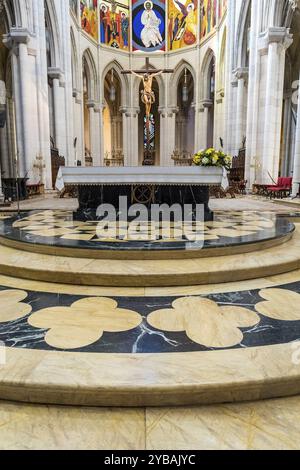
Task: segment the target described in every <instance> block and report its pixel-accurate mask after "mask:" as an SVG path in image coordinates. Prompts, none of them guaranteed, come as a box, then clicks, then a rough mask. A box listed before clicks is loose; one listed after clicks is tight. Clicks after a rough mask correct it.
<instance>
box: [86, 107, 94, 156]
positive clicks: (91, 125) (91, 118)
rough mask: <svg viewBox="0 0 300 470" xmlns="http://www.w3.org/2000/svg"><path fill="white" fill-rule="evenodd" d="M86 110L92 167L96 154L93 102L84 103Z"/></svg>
mask: <svg viewBox="0 0 300 470" xmlns="http://www.w3.org/2000/svg"><path fill="white" fill-rule="evenodd" d="M86 105H87V107H88V110H89V119H90V145H91V148H90V151H91V157H92V159H93V165H94V160H95V153H96V151H95V150H96V148H95V147H96V145H95V119H94V117H95V112H94V109H95V102H94V101H92V100H90V101H88V102H87V103H86Z"/></svg>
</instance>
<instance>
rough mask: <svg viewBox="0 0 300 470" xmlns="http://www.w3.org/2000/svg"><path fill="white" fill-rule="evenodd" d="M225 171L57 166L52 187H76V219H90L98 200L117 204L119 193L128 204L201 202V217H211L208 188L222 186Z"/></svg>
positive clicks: (220, 169)
mask: <svg viewBox="0 0 300 470" xmlns="http://www.w3.org/2000/svg"><path fill="white" fill-rule="evenodd" d="M227 184H228V180H227V174H226V172H225V173H224V171H223V169H222V168H218V167H198V166H192V167H153V166H150V167H61V168H60V169H59V172H58V176H57V181H56V188H57V189H58V190H59V191H63V190H64V189H67V188H69V187H72V188H74V187H75V188H77V194H78V202H79V208H78V211H77V213H76V214H75V216H76V217H77V218H78V219H79V220H94V219H95V217H96V210H97V208H98V207H99V205H101V204H112V205H113V206H114V207H115V208H116V209H117V210H118V208H119V198H120V196H126V197H127V203H128V206H130V205H132V204H144V205H146V206H147V207H149V208H150V206H151V204H168V205H170V206H172V205H173V204H180V205H181V206H182V207H183V206H184V205H186V204H190V205H192V207H193V208H195V206H196V205H197V204H203V206H204V213H205V220H212V219H213V213H212V211H211V210H210V208H209V188H210V187H211V186H221V185H223V186H226V185H227Z"/></svg>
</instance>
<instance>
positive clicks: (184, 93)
mask: <svg viewBox="0 0 300 470" xmlns="http://www.w3.org/2000/svg"><path fill="white" fill-rule="evenodd" d="M188 100H189V89H188V86H187V69H184V83H183V87H182V102H183V103H184V104H186V103H187V102H188Z"/></svg>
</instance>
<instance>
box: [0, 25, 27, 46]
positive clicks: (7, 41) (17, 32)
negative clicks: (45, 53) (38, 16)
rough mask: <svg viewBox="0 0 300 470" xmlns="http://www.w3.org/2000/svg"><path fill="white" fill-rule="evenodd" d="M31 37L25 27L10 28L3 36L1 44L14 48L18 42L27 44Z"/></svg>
mask: <svg viewBox="0 0 300 470" xmlns="http://www.w3.org/2000/svg"><path fill="white" fill-rule="evenodd" d="M30 39H31V35H30V32H29V30H28V29H27V28H17V27H14V28H10V31H9V33H8V34H5V35H4V36H3V44H4V45H5V46H6V47H7V48H8V49H14V48H15V47H17V46H18V45H19V44H26V45H27V44H28V43H29V41H30Z"/></svg>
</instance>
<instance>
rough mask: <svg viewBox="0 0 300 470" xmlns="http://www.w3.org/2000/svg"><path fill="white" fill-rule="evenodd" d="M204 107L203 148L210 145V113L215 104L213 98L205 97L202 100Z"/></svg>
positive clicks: (202, 125)
mask: <svg viewBox="0 0 300 470" xmlns="http://www.w3.org/2000/svg"><path fill="white" fill-rule="evenodd" d="M200 105H201V108H202V113H203V114H202V120H201V127H202V138H201V143H200V147H199V148H201V149H206V148H207V146H208V125H209V122H208V117H209V116H208V114H209V110H210V108H212V106H213V102H212V100H211V99H204V100H202V101H201V102H200Z"/></svg>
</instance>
